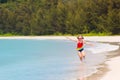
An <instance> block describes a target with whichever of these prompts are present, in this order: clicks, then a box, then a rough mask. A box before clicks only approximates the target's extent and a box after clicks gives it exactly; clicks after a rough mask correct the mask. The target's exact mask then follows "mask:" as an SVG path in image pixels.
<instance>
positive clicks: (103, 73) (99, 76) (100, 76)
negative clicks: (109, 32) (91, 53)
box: [86, 42, 120, 80]
mask: <svg viewBox="0 0 120 80" xmlns="http://www.w3.org/2000/svg"><path fill="white" fill-rule="evenodd" d="M105 43H109V44H111V45H117V46H119V49H117V50H114V51H108V52H109V53H110V54H108V53H107V54H106V56H107V58H106V60H105V61H104V62H103V63H101V64H99V65H98V66H100V67H99V68H97V70H98V71H97V72H96V73H94V74H92V75H90V76H88V77H87V79H86V80H114V79H115V80H119V79H120V77H119V79H116V78H115V77H114V73H113V71H114V69H115V68H116V66H113V63H114V61H115V60H116V58H117V60H116V62H117V63H118V62H119V61H120V44H119V43H118V42H105ZM116 65H117V66H120V64H116ZM111 67H112V68H111ZM119 70H120V69H118V71H119ZM109 73H110V74H111V75H109ZM117 74H118V75H119V74H120V72H117ZM106 77H107V79H106ZM112 77H114V79H111V78H112Z"/></svg>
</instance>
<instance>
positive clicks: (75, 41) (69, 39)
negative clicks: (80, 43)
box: [66, 36, 77, 42]
mask: <svg viewBox="0 0 120 80" xmlns="http://www.w3.org/2000/svg"><path fill="white" fill-rule="evenodd" d="M66 38H67V39H69V40H71V41H74V42H77V40H75V39H72V38H69V37H67V36H66Z"/></svg>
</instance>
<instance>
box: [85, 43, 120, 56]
mask: <svg viewBox="0 0 120 80" xmlns="http://www.w3.org/2000/svg"><path fill="white" fill-rule="evenodd" d="M93 44H94V46H93V47H90V46H88V47H86V50H87V51H90V52H91V53H93V54H97V53H104V52H108V51H114V50H117V49H119V46H118V45H112V44H109V43H97V42H94V43H93Z"/></svg>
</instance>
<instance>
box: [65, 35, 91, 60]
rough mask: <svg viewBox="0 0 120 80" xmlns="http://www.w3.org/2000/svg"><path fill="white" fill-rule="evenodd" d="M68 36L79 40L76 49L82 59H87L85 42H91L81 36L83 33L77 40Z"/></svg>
mask: <svg viewBox="0 0 120 80" xmlns="http://www.w3.org/2000/svg"><path fill="white" fill-rule="evenodd" d="M66 38H67V39H69V40H72V41H75V42H77V48H76V49H77V51H78V56H79V58H80V60H81V61H83V58H84V59H85V52H84V44H90V43H88V42H86V41H85V40H84V37H83V36H81V35H80V36H78V37H77V40H74V39H71V38H69V37H66ZM90 45H91V44H90Z"/></svg>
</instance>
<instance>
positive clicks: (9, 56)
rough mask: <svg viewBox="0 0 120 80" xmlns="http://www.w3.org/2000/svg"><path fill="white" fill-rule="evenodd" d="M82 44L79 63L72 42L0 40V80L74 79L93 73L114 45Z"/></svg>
mask: <svg viewBox="0 0 120 80" xmlns="http://www.w3.org/2000/svg"><path fill="white" fill-rule="evenodd" d="M91 43H93V44H94V46H89V45H85V53H86V59H85V60H84V61H83V63H81V61H80V60H79V57H78V55H77V51H76V43H75V42H72V41H69V40H50V39H44V40H40V39H1V40H0V45H1V46H0V80H77V79H81V78H83V77H86V76H89V75H91V74H92V73H95V72H96V71H97V68H98V67H99V66H98V65H99V64H101V63H102V62H104V61H105V60H106V55H105V54H106V53H108V54H109V51H113V50H116V49H118V48H119V47H118V46H116V45H110V44H108V43H98V42H91Z"/></svg>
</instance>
